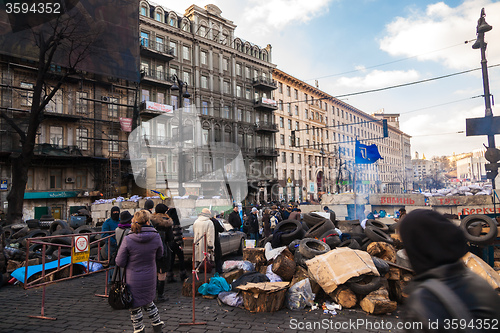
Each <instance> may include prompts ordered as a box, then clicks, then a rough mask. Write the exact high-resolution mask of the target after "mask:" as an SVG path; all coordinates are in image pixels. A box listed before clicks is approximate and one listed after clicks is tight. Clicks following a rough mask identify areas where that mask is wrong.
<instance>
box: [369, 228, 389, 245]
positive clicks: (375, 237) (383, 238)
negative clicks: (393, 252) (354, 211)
mask: <svg viewBox="0 0 500 333" xmlns="http://www.w3.org/2000/svg"><path fill="white" fill-rule="evenodd" d="M365 234H366V236H367V237H368V238H370V239H371V240H372V241H374V242H386V243H389V244H392V243H394V240H393V239H392V238H391V236H389V235H388V234H386V233H385V232H383V231H382V230H380V229H379V228H374V227H366V229H365Z"/></svg>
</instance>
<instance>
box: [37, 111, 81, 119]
mask: <svg viewBox="0 0 500 333" xmlns="http://www.w3.org/2000/svg"><path fill="white" fill-rule="evenodd" d="M43 117H44V118H47V119H54V120H62V121H67V122H76V121H79V120H80V119H82V117H81V116H76V115H74V114H68V113H63V112H56V111H49V110H47V109H46V110H45V112H44V113H43Z"/></svg>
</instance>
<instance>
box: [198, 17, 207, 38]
mask: <svg viewBox="0 0 500 333" xmlns="http://www.w3.org/2000/svg"><path fill="white" fill-rule="evenodd" d="M207 26H208V25H207V23H206V22H205V21H201V22H200V27H199V28H198V36H200V37H207V32H208V28H207Z"/></svg>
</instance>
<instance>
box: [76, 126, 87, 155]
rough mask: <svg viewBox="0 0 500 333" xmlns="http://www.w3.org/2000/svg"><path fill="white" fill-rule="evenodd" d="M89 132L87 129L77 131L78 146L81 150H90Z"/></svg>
mask: <svg viewBox="0 0 500 333" xmlns="http://www.w3.org/2000/svg"><path fill="white" fill-rule="evenodd" d="M88 137H89V130H88V129H86V128H77V129H76V145H77V146H78V148H80V149H81V150H87V149H89V139H88Z"/></svg>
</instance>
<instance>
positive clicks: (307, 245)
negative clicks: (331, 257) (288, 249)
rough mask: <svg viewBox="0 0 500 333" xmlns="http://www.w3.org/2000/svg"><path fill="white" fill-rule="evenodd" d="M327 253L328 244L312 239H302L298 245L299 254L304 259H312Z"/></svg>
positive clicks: (328, 249)
mask: <svg viewBox="0 0 500 333" xmlns="http://www.w3.org/2000/svg"><path fill="white" fill-rule="evenodd" d="M328 251H330V247H329V246H328V244H326V243H325V242H322V241H320V240H317V239H314V238H304V239H303V240H301V241H300V244H299V252H300V254H301V255H302V256H303V257H304V258H306V259H312V258H314V257H316V256H318V255H321V254H325V253H327V252H328Z"/></svg>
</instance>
